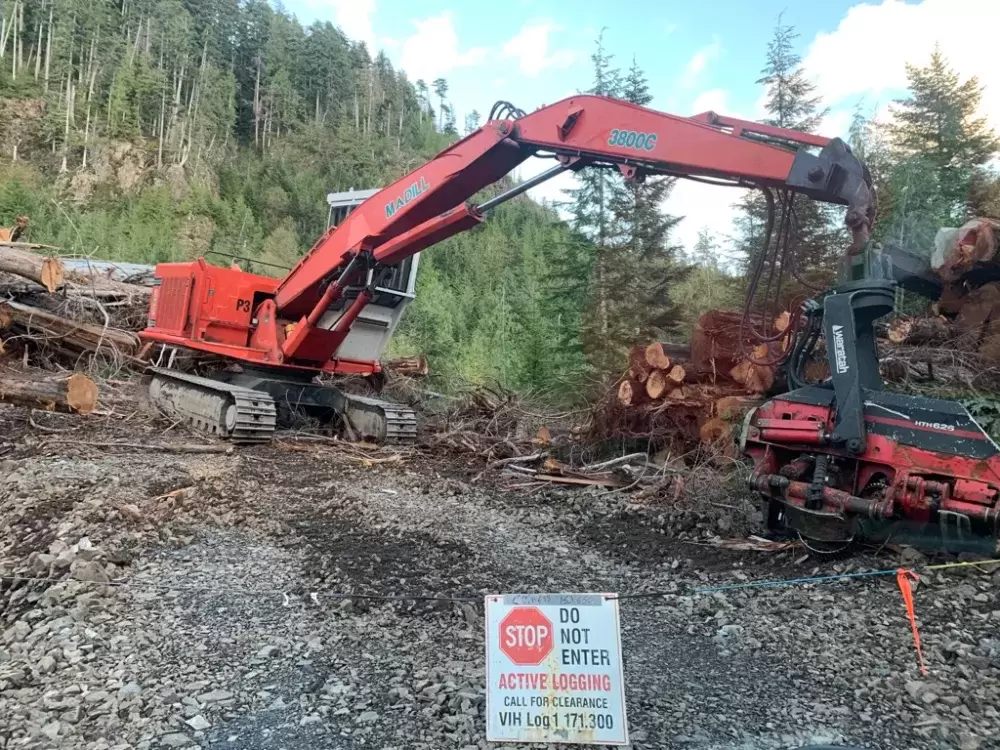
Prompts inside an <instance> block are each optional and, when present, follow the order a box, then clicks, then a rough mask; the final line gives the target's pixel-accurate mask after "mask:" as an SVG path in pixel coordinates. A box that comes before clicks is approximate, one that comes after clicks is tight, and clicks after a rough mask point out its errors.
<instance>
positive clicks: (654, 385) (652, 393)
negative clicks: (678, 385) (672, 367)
mask: <svg viewBox="0 0 1000 750" xmlns="http://www.w3.org/2000/svg"><path fill="white" fill-rule="evenodd" d="M669 386H670V382H669V380H668V379H667V374H666V373H665V372H664V371H663V370H653V371H652V372H651V373H649V377H648V378H646V395H647V396H649V397H650V398H651V399H653V401H656V400H657V399H659V398H661V397H662V396H663V394H664V393H666V392H667V389H668V388H669Z"/></svg>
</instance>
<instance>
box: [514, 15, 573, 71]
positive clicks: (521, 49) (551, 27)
mask: <svg viewBox="0 0 1000 750" xmlns="http://www.w3.org/2000/svg"><path fill="white" fill-rule="evenodd" d="M562 28H563V27H562V26H556V25H555V24H553V23H551V22H549V21H536V22H532V23H526V24H524V26H522V27H521V30H520V31H519V32H518V33H517V35H516V36H514V37H512V38H511V39H509V40H508V41H507V43H506V44H504V46H503V56H504V57H510V58H516V59H517V65H518V69H519V70H520V71H521V73H523V74H524V75H526V76H528V77H529V78H534V77H536V76H537V75H538V74H539V73H541V72H542V71H543V70H545V69H546V68H568V67H569V66H570V65H572V64H573V63H574V62H576V59H577V54H576V53H575V52H574V51H573V50H569V49H559V50H554V51H553V52H552V53H551V54H549V34H551V33H552V32H553V31H561V30H562Z"/></svg>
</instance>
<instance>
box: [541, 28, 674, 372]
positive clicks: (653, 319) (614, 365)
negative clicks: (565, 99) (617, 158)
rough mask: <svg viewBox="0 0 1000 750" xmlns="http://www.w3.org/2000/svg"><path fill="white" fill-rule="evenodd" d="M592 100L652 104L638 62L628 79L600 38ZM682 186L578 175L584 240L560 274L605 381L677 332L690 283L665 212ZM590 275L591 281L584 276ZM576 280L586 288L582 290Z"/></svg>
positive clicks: (570, 250) (575, 204)
mask: <svg viewBox="0 0 1000 750" xmlns="http://www.w3.org/2000/svg"><path fill="white" fill-rule="evenodd" d="M591 62H592V63H593V67H594V81H593V87H592V88H591V89H590V92H589V93H593V94H600V95H602V96H612V97H615V98H620V99H624V100H626V101H629V102H632V103H633V104H639V105H647V104H649V103H650V101H651V100H652V96H651V94H650V92H649V84H648V81H647V80H646V77H645V74H644V73H643V71H642V69H641V68H640V67H639V66H638V64H637V63H636V62H635V60H634V59H633V61H632V65H631V67H630V68H629V70H628V72H627V74H625V75H623V74H622V72H621V71H620V70H619V69H618V68H615V67H613V65H612V56H611V55H609V54H608V53H607V51H606V50H605V49H604V45H603V35H599V36H598V38H597V41H596V45H595V49H594V52H593V54H592V55H591ZM673 185H674V180H673V179H671V178H665V177H647V178H646V180H645V182H626V181H624V180H623V179H622V178H621V176H620V175H618V174H616V173H614V172H612V171H610V170H596V169H595V170H588V171H584V172H581V173H578V174H577V187H576V188H574V189H573V190H570V191H568V193H569V198H570V201H569V204H568V205H569V208H570V211H571V213H572V216H573V220H572V224H573V228H574V229H575V230H576V235H575V237H574V238H573V240H572V241H571V243H570V244H569V245H567V246H566V247H565V248H564V250H563V251H562V252H563V255H562V257H560V256H557V257H558V258H559V261H560V262H561V263H564V264H565V265H564V266H563V267H562V268H561V269H557V271H556V276H557V279H558V282H557V283H559V284H560V285H561V286H562V287H563V288H564V289H565V293H566V295H567V297H568V298H569V299H573V300H574V301H575V304H576V305H577V307H578V308H579V309H580V310H581V311H582V315H581V318H580V325H581V331H580V337H581V341H582V346H583V350H584V352H585V354H586V358H587V362H588V363H589V365H590V366H591V368H592V369H593V370H595V371H597V372H598V373H601V374H610V373H614V374H617V373H618V371H619V370H620V368H621V363H622V362H624V361H625V357H626V353H627V350H628V347H629V346H630V345H632V344H634V343H636V342H637V341H644V340H646V341H648V340H649V339H650V338H654V337H661V336H663V335H664V334H666V333H668V332H671V331H672V330H673V327H674V325H675V322H676V319H677V314H676V313H677V311H676V310H675V309H674V305H673V302H672V299H671V296H670V289H671V287H672V286H673V285H674V284H675V283H678V282H679V281H680V280H681V279H682V278H683V275H684V272H685V268H684V267H683V265H682V264H680V263H679V261H678V259H677V256H678V253H679V248H678V247H677V246H676V245H675V244H673V243H672V241H671V233H672V232H673V230H674V228H675V227H676V225H677V223H678V222H679V221H680V217H675V216H670V215H667V214H664V213H663V211H662V208H661V207H662V204H663V202H664V201H665V200H666V199H667V196H668V195H669V193H670V190H671V189H672V188H673ZM585 271H586V272H587V275H586V276H585V275H583V274H584V272H585ZM573 274H576V275H577V278H579V279H584V280H586V285H585V286H580V285H578V284H574V283H573V281H572V277H573Z"/></svg>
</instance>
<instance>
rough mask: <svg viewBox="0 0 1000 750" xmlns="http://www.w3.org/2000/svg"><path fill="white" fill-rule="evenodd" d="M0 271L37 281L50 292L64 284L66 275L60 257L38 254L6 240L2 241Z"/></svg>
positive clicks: (0, 243)
mask: <svg viewBox="0 0 1000 750" xmlns="http://www.w3.org/2000/svg"><path fill="white" fill-rule="evenodd" d="M0 271H5V272H7V273H12V274H14V275H15V276H20V277H21V278H23V279H29V280H31V281H34V282H37V283H38V284H41V285H42V286H44V287H45V288H46V289H47V290H48V291H49V293H50V294H51V293H52V292H55V291H56V289H58V288H59V287H61V286H62V284H63V281H64V279H65V275H66V274H65V270H64V269H63V264H62V263H60V262H59V259H58V258H49V257H47V256H44V255H36V254H35V253H30V252H27V251H25V250H21V249H19V248H16V247H10V244H9V243H4V242H0Z"/></svg>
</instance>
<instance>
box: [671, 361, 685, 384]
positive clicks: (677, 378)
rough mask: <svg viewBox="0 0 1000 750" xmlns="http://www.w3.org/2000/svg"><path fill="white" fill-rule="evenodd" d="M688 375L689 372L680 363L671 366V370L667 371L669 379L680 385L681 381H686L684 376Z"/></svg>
mask: <svg viewBox="0 0 1000 750" xmlns="http://www.w3.org/2000/svg"><path fill="white" fill-rule="evenodd" d="M686 375H687V372H686V371H685V370H684V368H683V367H681V366H680V365H674V366H673V367H671V368H670V371H669V372H668V373H667V379H668V380H669V381H670V382H671V383H672V384H674V385H680V384H681V383H683V382H684V378H685V376H686Z"/></svg>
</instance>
